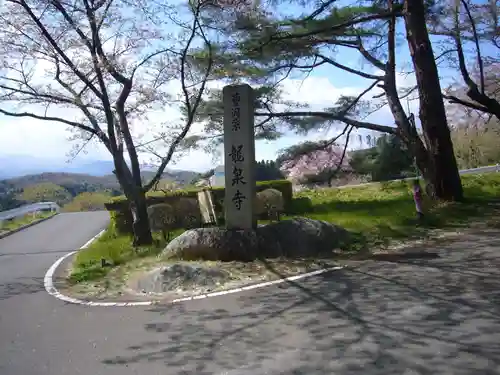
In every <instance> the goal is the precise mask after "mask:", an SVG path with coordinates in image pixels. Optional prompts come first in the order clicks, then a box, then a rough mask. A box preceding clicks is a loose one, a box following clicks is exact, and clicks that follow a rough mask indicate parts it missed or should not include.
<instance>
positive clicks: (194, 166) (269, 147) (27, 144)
mask: <svg viewBox="0 0 500 375" xmlns="http://www.w3.org/2000/svg"><path fill="white" fill-rule="evenodd" d="M288 11H289V12H290V11H291V12H295V11H296V10H295V8H293V7H289V8H288ZM397 32H398V34H400V36H404V28H403V25H402V23H401V22H400V23H399V25H398V30H397ZM436 41H437V40H436V39H434V40H433V42H436ZM402 42H403V43H401V45H400V46H399V47H398V53H397V59H398V61H397V63H398V69H399V71H408V69H411V64H410V63H411V59H410V55H409V51H408V48H407V45H406V41H405V40H404V39H403V40H402ZM434 48H435V50H437V45H435V46H434ZM484 52H486V53H488V52H489V51H484ZM338 56H341V60H340V62H342V63H343V64H346V65H349V66H351V67H354V68H362V69H363V70H365V71H366V70H368V69H371V68H370V65H369V64H368V63H364V64H363V60H362V59H361V57H360V55H359V53H357V52H356V51H354V50H342V51H341V52H339V55H338ZM372 71H373V69H372ZM440 74H441V75H442V77H443V86H445V85H446V84H448V83H450V82H451V78H452V77H453V76H457V77H458V74H457V72H456V71H455V70H451V69H446V68H440ZM398 79H399V81H400V85H401V86H411V85H413V84H414V82H415V80H414V77H413V75H408V76H400V77H399V78H398ZM369 83H370V81H368V80H365V79H363V78H360V77H358V76H356V75H353V74H349V73H346V72H345V71H342V70H339V69H336V68H332V67H321V68H318V69H315V70H314V71H313V72H312V73H311V74H310V76H309V77H308V78H306V79H305V80H302V79H299V78H297V79H292V80H288V82H285V87H286V88H288V91H287V94H288V95H289V97H290V98H291V99H295V100H301V101H305V102H307V103H309V104H310V105H312V106H313V107H316V108H317V109H320V108H321V107H322V106H327V105H329V104H330V105H331V104H333V103H334V102H335V100H336V98H338V96H340V95H341V94H347V95H348V94H354V93H356V92H360V91H362V90H363V89H364V88H366V87H367V85H368V84H369ZM410 104H411V110H412V111H413V112H414V113H415V115H418V103H417V102H416V101H413V102H411V103H410ZM405 107H406V103H405ZM156 115H157V116H168V115H169V114H165V113H159V114H158V113H157V114H156ZM173 115H175V114H173ZM366 120H367V121H372V122H375V123H378V124H382V125H391V124H392V123H393V118H392V115H391V114H390V112H389V110H388V109H387V108H385V109H382V110H380V111H379V112H378V113H376V114H374V115H372V116H370V117H369V118H367V119H366ZM195 132H196V130H195ZM334 133H335V129H334V130H332V131H331V132H330V133H329V134H324V133H319V134H311V135H310V136H309V137H307V139H311V140H317V139H322V138H324V137H326V136H331V135H333V134H334ZM358 133H359V134H366V132H363V131H361V132H358ZM68 136H69V133H68V132H67V130H66V127H65V126H64V125H60V124H50V123H47V122H40V121H36V120H30V119H26V118H24V119H13V118H9V117H0V154H3V155H16V154H22V155H36V156H38V157H43V158H51V159H54V160H61V159H68V157H67V153H68V151H69V150H70V149H71V147H72V144H71V142H69V141H68V139H67V138H68ZM353 139H354V140H353V142H351V143H350V145H349V146H350V148H358V147H360V144H359V142H358V141H357V137H353ZM304 140H306V138H305V137H304V136H295V135H289V136H285V137H283V138H281V139H279V140H277V141H271V142H264V141H259V142H257V144H256V158H257V159H258V160H261V159H274V158H275V157H276V153H277V152H278V150H280V149H282V148H284V147H288V146H290V145H293V144H296V143H298V142H302V141H304ZM87 151H88V152H87V155H83V154H81V155H79V156H78V157H79V158H86V159H94V160H97V159H98V160H104V159H110V157H109V156H108V154H107V152H106V150H104V148H103V147H102V146H100V145H98V144H93V145H90V146H89V147H88V149H87ZM218 162H219V161H218V160H214V158H212V157H211V155H205V154H204V153H203V152H201V151H196V152H192V153H190V154H189V155H186V156H185V157H182V158H181V159H180V160H178V162H177V163H176V164H175V165H172V166H171V167H173V168H177V169H189V170H197V171H204V170H207V169H209V168H211V167H213V166H214V165H216V164H218Z"/></svg>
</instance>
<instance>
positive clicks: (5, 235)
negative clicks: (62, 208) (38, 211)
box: [0, 212, 59, 240]
mask: <svg viewBox="0 0 500 375" xmlns="http://www.w3.org/2000/svg"><path fill="white" fill-rule="evenodd" d="M57 215H59V212H56V213H55V214H54V215H52V216H49V217H44V218H43V219H39V220H35V221H33V222H31V223H29V224H26V225H23V226H22V227H19V228H16V229H12V230H9V231H8V232H5V233H2V234H0V240H1V239H2V238H5V237H8V236H10V235H12V234H14V233H17V232H20V231H22V230H23V229H26V228H29V227H32V226H33V225H36V224H40V223H41V222H44V221H46V220H49V219H52V218H53V217H54V216H57Z"/></svg>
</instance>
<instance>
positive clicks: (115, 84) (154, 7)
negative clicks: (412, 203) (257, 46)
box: [0, 0, 212, 245]
mask: <svg viewBox="0 0 500 375" xmlns="http://www.w3.org/2000/svg"><path fill="white" fill-rule="evenodd" d="M4 3H5V4H4V5H3V6H2V9H1V11H0V20H1V21H2V30H1V31H0V59H1V63H2V64H1V76H0V100H1V101H2V103H1V104H2V107H1V108H0V113H3V114H4V115H7V116H12V117H30V118H34V119H38V120H44V121H49V122H52V123H59V124H64V125H66V126H69V127H71V128H72V129H73V130H75V131H76V132H77V133H78V134H80V135H81V138H82V139H83V141H84V143H86V142H89V141H90V140H93V139H96V140H98V141H99V142H101V143H102V144H103V145H104V146H105V147H106V149H107V150H108V151H109V153H110V154H111V156H112V157H113V161H114V167H115V175H116V177H117V179H118V181H119V183H120V185H121V187H122V189H123V191H124V193H125V195H126V197H127V198H128V200H129V202H130V203H131V210H132V214H133V217H134V223H133V228H134V244H135V245H143V244H150V243H151V242H152V236H151V231H150V228H149V222H148V217H147V210H146V199H145V193H146V192H147V191H148V190H149V189H150V188H151V187H153V186H154V185H155V183H156V182H157V181H158V180H159V179H160V178H161V175H162V173H163V171H164V170H165V168H166V166H167V164H168V163H169V162H170V161H171V159H172V156H173V154H174V152H175V151H176V149H177V147H178V146H179V145H180V144H182V142H183V140H184V138H185V136H186V135H187V134H188V132H189V130H190V128H191V125H192V124H193V121H194V114H195V112H196V110H197V107H198V105H199V103H200V100H201V96H202V94H203V92H204V89H205V84H206V80H207V77H208V73H209V72H210V69H211V65H212V64H211V50H212V49H211V44H210V42H209V39H208V38H207V36H206V34H205V31H204V26H203V24H202V23H201V20H200V17H199V15H200V12H201V10H202V9H203V7H204V6H205V5H206V3H205V2H204V1H203V0H199V1H196V0H195V1H190V2H188V3H186V4H183V7H182V8H179V6H173V5H170V4H169V3H168V2H166V3H159V2H144V1H136V2H130V1H126V0H100V1H96V0H75V1H72V2H67V1H61V0H46V1H38V0H6V1H5V2H4ZM172 30H174V31H172ZM200 45H203V46H204V50H205V61H206V64H205V69H203V70H201V71H200V70H199V69H198V70H196V71H195V70H194V69H192V55H191V53H190V52H191V49H192V48H193V47H195V46H196V47H198V46H200ZM175 84H177V85H178V86H180V90H179V91H180V95H179V96H178V97H172V93H171V92H169V87H172V86H173V85H175ZM174 96H175V95H174ZM167 106H175V107H180V109H181V110H182V111H183V114H184V116H183V118H182V119H181V120H179V121H178V122H177V123H174V124H170V126H167V128H166V129H165V130H164V131H163V134H162V139H166V140H167V141H168V142H169V144H168V146H167V147H166V152H165V153H164V154H162V155H159V154H157V155H158V157H159V158H160V164H159V167H158V170H157V173H156V174H155V176H154V177H153V178H152V180H151V181H149V182H147V183H143V181H142V179H141V171H140V160H139V153H140V152H141V147H139V143H138V142H137V139H136V137H135V136H134V127H137V126H140V125H141V123H145V122H147V120H148V118H147V115H148V113H149V112H150V111H151V110H163V109H165V108H166V107H167ZM127 159H128V162H127Z"/></svg>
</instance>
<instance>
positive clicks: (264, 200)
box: [255, 189, 285, 220]
mask: <svg viewBox="0 0 500 375" xmlns="http://www.w3.org/2000/svg"><path fill="white" fill-rule="evenodd" d="M284 211H285V204H284V202H283V193H281V191H279V190H276V189H266V190H262V191H260V192H258V193H257V196H256V199H255V214H256V215H257V216H258V217H259V216H260V215H263V214H265V215H266V216H267V219H270V220H272V219H273V218H275V219H276V220H279V218H280V214H282V213H283V212H284Z"/></svg>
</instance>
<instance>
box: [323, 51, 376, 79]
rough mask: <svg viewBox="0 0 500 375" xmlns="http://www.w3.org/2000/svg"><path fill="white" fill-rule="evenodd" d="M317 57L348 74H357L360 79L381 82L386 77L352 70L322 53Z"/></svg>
mask: <svg viewBox="0 0 500 375" xmlns="http://www.w3.org/2000/svg"><path fill="white" fill-rule="evenodd" d="M315 55H316V56H318V57H320V58H322V59H323V61H324V62H327V63H329V64H330V65H333V66H335V67H336V68H339V69H342V70H345V71H346V72H349V73H352V74H356V75H358V76H360V77H363V78H367V79H376V80H381V79H383V78H384V77H381V76H377V75H375V74H369V73H365V72H362V71H360V70H357V69H353V68H350V67H348V66H346V65H343V64H340V63H338V62H336V61H334V60H333V59H330V58H329V57H326V56H324V55H322V54H320V53H316V54H315Z"/></svg>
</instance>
